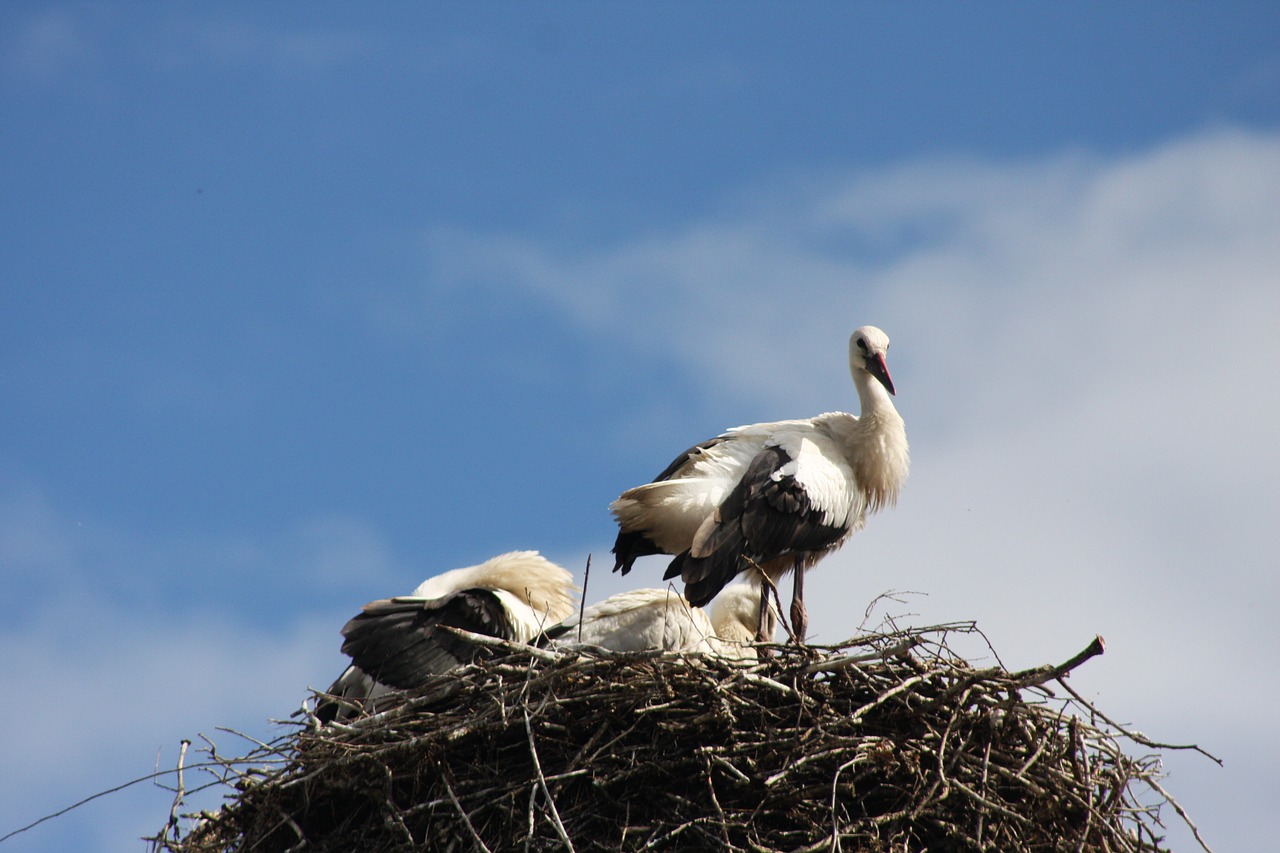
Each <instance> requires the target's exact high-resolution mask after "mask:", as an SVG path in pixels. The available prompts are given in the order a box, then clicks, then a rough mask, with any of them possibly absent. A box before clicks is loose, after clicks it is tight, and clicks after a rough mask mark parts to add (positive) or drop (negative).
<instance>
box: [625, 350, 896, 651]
mask: <svg viewBox="0 0 1280 853" xmlns="http://www.w3.org/2000/svg"><path fill="white" fill-rule="evenodd" d="M888 349H889V337H888V336H887V335H886V334H885V333H884V332H882V331H880V330H879V329H877V328H876V327H875V326H863V327H862V328H860V329H858V330H857V331H855V332H854V333H853V335H852V337H850V339H849V370H850V372H851V373H852V374H853V384H854V387H855V388H856V389H857V391H858V400H859V403H860V404H861V408H862V412H861V414H860V415H851V414H848V413H846V412H828V413H826V414H823V415H818V416H817V417H814V418H809V419H807V420H795V421H776V422H774V423H763V424H751V425H750V426H741V427H736V428H734V429H731V430H729V431H728V432H726V433H724V434H723V435H719V436H717V437H715V438H713V439H711V440H709V441H704V442H702V443H701V444H698V445H695V446H694V447H691V448H690V449H688V450H686V451H685V452H684V453H682V454H680V456H678V457H677V458H676V459H675V461H673V462H672V463H671V464H670V465H668V466H667V468H666V470H664V471H663V472H662V473H661V474H659V475H658V477H657V479H655V480H654V481H653V482H652V483H647V484H645V485H643V486H637V487H635V488H633V489H628V490H627V491H625V492H623V493H622V495H621V496H619V498H618V499H617V500H616V501H614V502H613V503H612V504H611V505H610V510H612V512H613V514H614V517H615V518H616V519H617V521H618V527H619V533H618V538H617V541H616V542H615V543H614V546H613V553H614V555H615V556H616V562H615V563H614V567H613V570H614V571H615V572H616V571H621V572H622V573H623V574H626V573H627V572H629V571H630V570H631V566H632V564H633V563H634V562H635V560H636V558H638V557H643V556H647V555H650V554H671V555H673V556H674V558H675V559H673V560H672V561H671V563H670V565H669V566H668V567H667V572H666V574H665V575H664V578H665V579H670V578H674V577H676V576H679V577H680V578H682V579H683V580H684V583H685V587H684V593H685V596H686V597H687V598H688V599H689V601H690V602H691V603H692V604H694V605H699V606H700V605H703V604H706V603H707V602H708V601H709V600H710V599H711V598H712V596H714V595H715V594H716V593H717V592H719V591H720V590H721V589H722V588H723V587H724V586H725V584H727V583H728V582H729V581H731V580H733V578H735V577H736V576H737V575H739V574H741V573H743V572H752V573H763V575H764V576H765V577H766V578H767V579H768V581H769V583H763V584H761V590H762V592H761V594H762V595H768V588H769V585H770V584H774V583H776V582H777V581H778V580H779V579H780V578H781V577H782V576H783V575H785V574H786V573H787V572H789V571H794V572H795V591H794V593H793V597H792V602H791V623H792V627H793V629H794V632H795V636H796V638H797V639H798V640H799V641H801V642H803V640H804V635H805V631H806V630H807V628H808V614H807V612H806V610H805V606H804V574H805V572H806V571H807V570H808V569H809V568H811V567H812V566H813V565H814V564H815V563H817V562H818V561H819V560H820V559H822V557H824V556H825V555H826V554H829V553H830V552H832V551H834V550H836V549H837V548H839V547H840V546H841V545H842V544H844V541H845V540H846V539H848V538H849V536H850V535H851V534H852V533H853V532H854V531H857V530H860V529H861V528H862V526H863V525H864V524H865V523H866V517H867V513H869V512H874V511H876V510H878V509H880V508H882V507H885V506H892V505H893V504H894V503H895V502H896V501H897V498H898V490H899V489H900V488H901V486H902V484H903V482H904V481H905V480H906V476H907V467H908V453H907V434H906V429H905V428H904V426H903V423H902V417H901V416H900V415H899V414H898V411H897V410H896V409H895V408H894V407H893V401H892V400H891V399H890V397H891V395H893V394H894V388H893V381H892V380H891V379H890V378H889V368H888V366H887V365H886V363H885V354H886V352H887V351H888ZM761 633H763V632H761ZM761 639H763V637H761Z"/></svg>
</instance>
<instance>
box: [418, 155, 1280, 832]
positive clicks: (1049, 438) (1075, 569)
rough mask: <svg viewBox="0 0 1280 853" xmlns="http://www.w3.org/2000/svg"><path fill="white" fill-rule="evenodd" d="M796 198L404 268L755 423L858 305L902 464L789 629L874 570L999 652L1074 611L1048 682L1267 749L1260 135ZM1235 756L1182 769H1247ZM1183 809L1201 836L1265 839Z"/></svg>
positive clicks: (790, 395)
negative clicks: (897, 429)
mask: <svg viewBox="0 0 1280 853" xmlns="http://www.w3.org/2000/svg"><path fill="white" fill-rule="evenodd" d="M808 192H809V193H810V196H809V197H808V198H807V199H805V198H799V199H797V198H796V196H795V195H794V193H793V194H790V195H786V194H784V196H783V197H782V198H781V199H780V200H779V201H778V203H777V205H776V206H775V207H774V208H771V207H770V205H769V204H768V203H767V199H765V198H763V197H759V198H756V199H753V200H752V203H750V204H746V205H744V206H742V207H741V208H739V209H736V210H731V211H727V212H724V213H722V214H721V215H719V216H718V217H717V218H715V219H714V220H711V221H698V222H692V223H689V224H688V225H686V226H685V227H684V228H683V229H681V230H678V231H676V232H673V233H669V234H662V235H656V236H650V237H649V238H646V239H641V240H636V241H634V242H632V243H629V244H625V245H620V246H616V247H613V248H611V249H606V250H595V251H590V252H587V251H580V250H576V249H575V250H570V249H563V248H556V247H554V246H547V245H545V244H542V243H539V242H536V241H535V240H532V239H526V238H520V237H515V236H511V235H503V236H499V237H490V236H486V235H458V234H450V235H447V236H446V235H444V234H442V233H438V234H435V235H433V239H432V243H431V245H432V248H433V251H434V253H435V258H436V260H437V267H436V269H435V271H434V277H433V282H432V286H433V287H450V286H460V285H463V284H466V283H475V282H481V283H485V284H488V285H490V286H499V285H498V284H497V283H498V282H510V283H512V284H510V285H501V286H515V287H519V288H523V289H525V290H527V291H528V292H531V293H534V294H536V295H537V296H539V297H540V298H542V299H544V300H546V301H547V303H548V304H550V305H553V306H555V307H557V308H558V309H559V310H561V311H562V312H563V315H564V316H565V317H566V318H568V319H570V320H571V321H573V322H575V323H577V324H579V325H580V327H581V328H582V330H583V333H584V334H586V335H591V336H600V337H601V338H608V339H611V340H618V339H621V340H622V341H624V342H625V343H626V345H627V346H629V347H630V348H632V349H633V350H634V351H635V352H637V353H638V354H639V356H638V357H639V358H647V359H651V360H653V361H654V362H655V363H658V362H664V361H675V362H677V363H679V364H682V365H683V369H684V371H685V373H686V375H687V376H688V379H689V382H690V383H691V384H692V385H693V386H694V387H695V388H697V389H698V390H699V392H700V393H701V395H702V396H704V397H705V398H706V399H710V400H712V401H718V404H723V405H725V406H726V407H728V405H729V402H730V401H741V400H744V399H745V400H748V401H752V402H753V404H755V405H758V406H768V407H769V408H768V409H766V410H764V413H765V415H766V416H768V417H775V416H777V417H781V416H800V415H805V414H812V413H816V412H817V411H821V410H823V409H827V408H834V407H843V406H846V405H848V404H849V401H851V400H852V397H853V395H852V392H851V389H850V387H849V383H848V380H847V378H846V377H845V372H844V368H843V348H844V339H845V336H846V335H847V334H848V332H849V330H850V329H851V328H852V327H854V326H856V325H858V324H860V323H864V322H874V323H876V324H878V325H882V326H884V327H885V328H886V329H887V330H888V331H889V333H890V335H891V336H893V338H894V342H895V343H894V349H893V351H892V352H891V357H890V364H891V367H892V368H893V370H894V375H895V379H896V381H897V384H898V387H899V393H900V396H899V400H898V402H899V407H900V409H901V410H902V411H903V412H904V414H905V416H906V417H907V420H908V429H909V431H910V434H911V437H912V443H913V447H914V448H915V452H914V473H913V475H912V480H911V482H910V483H909V484H908V487H907V490H906V492H905V495H904V499H903V502H902V504H901V506H899V507H898V508H897V509H896V510H894V511H892V512H889V513H886V514H885V515H884V516H882V517H880V518H875V519H872V521H871V523H870V525H869V527H868V529H867V530H866V531H865V532H863V533H861V534H859V535H858V536H857V537H855V539H854V540H853V541H852V542H851V543H850V544H849V545H847V546H846V547H845V549H844V551H842V552H841V553H840V554H838V555H837V556H835V557H832V558H830V559H829V560H828V561H826V562H825V563H824V564H823V565H822V566H821V567H820V568H819V569H818V570H817V571H816V573H815V574H814V575H813V578H812V580H811V582H810V584H809V588H810V590H812V597H811V607H812V610H813V611H814V612H813V626H814V630H815V631H816V632H818V633H819V634H820V635H821V638H822V639H824V640H828V641H834V640H838V639H841V638H843V637H844V636H847V635H848V634H849V633H851V632H852V629H854V628H855V627H856V626H857V624H858V622H859V621H860V620H861V610H862V607H863V603H864V602H867V601H869V600H870V599H871V598H872V597H874V596H875V595H876V594H877V593H879V592H881V591H884V590H886V589H903V588H907V589H917V590H924V591H927V592H928V593H929V596H928V597H927V598H923V599H913V600H912V601H911V602H910V603H909V605H904V607H906V608H907V609H910V610H915V611H918V612H919V614H920V615H919V617H918V619H919V620H921V621H926V622H927V621H946V620H952V619H965V618H977V619H978V621H979V623H980V625H981V626H982V627H983V628H984V629H985V630H986V631H987V632H988V634H989V635H990V636H991V637H992V639H993V640H994V641H995V645H996V648H997V650H998V651H1000V652H1001V654H1002V656H1004V657H1005V661H1006V663H1008V664H1009V665H1011V666H1029V665H1035V664H1040V663H1046V662H1050V661H1055V660H1059V659H1065V658H1066V657H1068V656H1069V655H1070V654H1072V653H1074V652H1075V651H1076V650H1077V649H1078V648H1080V647H1083V645H1084V644H1085V643H1086V642H1087V641H1088V640H1089V638H1090V637H1091V636H1092V635H1093V633H1094V632H1098V633H1102V634H1103V635H1105V636H1106V637H1107V639H1108V640H1109V642H1110V651H1109V652H1108V654H1107V656H1106V657H1104V658H1102V659H1100V660H1097V661H1092V662H1090V663H1089V664H1088V665H1087V666H1086V667H1085V669H1083V670H1082V671H1081V672H1080V673H1079V674H1078V676H1077V678H1076V686H1077V688H1078V689H1081V690H1083V691H1085V692H1086V693H1087V694H1089V695H1096V696H1098V697H1099V699H1100V701H1101V703H1102V705H1103V707H1104V710H1105V709H1107V708H1110V709H1111V710H1113V711H1114V712H1115V713H1116V714H1117V715H1118V716H1120V717H1122V718H1125V719H1128V720H1130V721H1133V722H1134V724H1135V725H1136V726H1138V727H1139V728H1144V729H1150V730H1151V731H1152V734H1154V735H1156V736H1157V737H1161V738H1167V739H1170V740H1192V739H1194V740H1199V741H1202V742H1203V743H1204V744H1205V745H1206V746H1208V747H1210V748H1213V747H1214V746H1217V745H1218V743H1217V742H1219V741H1221V742H1223V745H1222V746H1220V747H1219V748H1223V749H1225V748H1231V749H1238V748H1239V744H1240V743H1241V742H1242V741H1241V740H1240V739H1239V738H1237V734H1238V733H1248V734H1249V735H1256V737H1257V741H1256V743H1257V744H1258V747H1257V748H1259V749H1262V750H1263V751H1265V752H1267V753H1268V754H1270V756H1271V759H1272V761H1280V753H1277V752H1276V750H1275V747H1274V746H1271V745H1270V744H1271V742H1272V741H1273V740H1274V739H1273V738H1269V737H1267V732H1268V729H1269V728H1270V720H1269V717H1270V716H1271V714H1270V712H1269V710H1268V709H1270V708H1272V707H1274V705H1275V704H1276V702H1277V700H1280V688H1278V687H1277V686H1276V685H1275V684H1272V683H1270V682H1267V683H1263V684H1259V683H1258V680H1257V679H1258V674H1259V673H1264V672H1272V671H1275V669H1276V668H1277V665H1278V664H1280V651H1278V650H1280V629H1277V628H1276V626H1275V620H1274V618H1272V614H1274V613H1275V612H1276V611H1277V609H1280V579H1277V576H1276V573H1275V568H1276V566H1277V565H1280V540H1278V539H1277V537H1276V536H1275V534H1274V532H1273V531H1272V528H1273V527H1274V524H1273V521H1272V519H1271V517H1270V516H1271V515H1273V514H1274V512H1275V508H1276V507H1277V506H1280V477H1278V476H1277V474H1280V451H1278V450H1277V442H1276V440H1275V436H1276V435H1277V434H1280V403H1278V402H1277V400H1280V397H1277V395H1276V390H1275V389H1276V388H1277V387H1280V335H1277V334H1276V332H1275V324H1276V321H1277V319H1280V288H1278V287H1277V286H1276V282H1277V281H1280V241H1278V240H1276V236H1275V235H1276V234H1280V136H1277V135H1275V134H1262V133H1246V132H1242V131H1230V130H1222V131H1216V132H1210V133H1205V134H1201V135H1197V136H1193V137H1190V138H1186V139H1182V140H1178V141H1175V142H1171V143H1169V144H1167V145H1164V146H1161V147H1159V148H1156V149H1154V150H1150V151H1146V152H1140V153H1137V154H1132V155H1128V156H1125V157H1118V158H1107V157H1103V156H1100V155H1096V154H1087V153H1082V152H1069V153H1067V154H1064V155H1061V156H1056V157H1049V158H1045V159H1041V160H1028V161H1024V162H1022V163H1018V164H1014V165H1003V164H998V163H989V162H974V161H964V160H937V161H929V162H918V163H909V164H904V165H902V166H900V167H897V168H892V169H888V170H884V171H880V172H876V173H871V174H865V175H854V176H852V177H850V176H844V177H841V178H838V179H833V180H831V181H829V182H826V183H825V184H823V183H821V182H813V183H812V184H811V185H810V186H809V188H808ZM776 208H785V215H782V214H779V213H778V212H777V209H776ZM784 220H785V221H786V222H789V223H790V224H780V223H781V221H784ZM677 424H678V421H676V420H672V421H671V422H670V423H668V422H665V421H664V422H663V423H661V424H655V425H654V426H655V427H660V428H662V429H664V430H666V431H669V432H671V433H672V434H673V437H672V438H671V450H672V452H673V453H674V452H675V451H677V450H679V449H680V448H682V447H684V446H685V445H686V444H687V443H689V442H691V441H694V440H697V439H700V438H703V437H705V436H702V435H685V434H677V433H678V432H679V428H678V426H677ZM729 425H731V424H730V423H724V424H723V426H729ZM618 428H619V432H620V434H624V433H625V431H626V430H628V429H629V428H630V427H629V425H628V424H625V423H623V424H619V425H618ZM624 446H625V445H624ZM650 461H651V463H653V464H654V466H655V467H656V466H658V465H661V464H662V463H664V462H665V461H666V459H665V458H661V459H660V458H655V459H652V460H650ZM632 578H633V579H636V581H635V582H636V583H638V584H649V583H656V573H655V570H654V569H650V568H644V567H638V568H637V574H635V575H632ZM600 594H603V592H601V593H600ZM590 597H591V598H595V597H596V596H595V595H592V596H590ZM850 602H852V604H851V603H850ZM1243 684H1252V685H1253V687H1252V688H1251V689H1250V691H1249V693H1248V696H1247V697H1244V696H1241V685H1243ZM1224 697H1238V698H1232V699H1229V700H1226V701H1224ZM1178 764H1179V766H1180V767H1183V768H1185V767H1187V766H1188V760H1187V759H1183V758H1179V759H1178ZM1255 768H1256V762H1254V763H1253V764H1250V763H1247V762H1245V763H1243V764H1242V763H1240V762H1237V763H1236V764H1235V765H1229V766H1228V768H1227V769H1225V770H1221V771H1220V770H1218V769H1217V768H1216V767H1213V766H1211V765H1208V764H1207V763H1205V764H1204V765H1203V766H1201V768H1200V771H1201V772H1202V773H1203V774H1204V775H1205V777H1207V778H1210V779H1213V780H1216V782H1215V784H1216V785H1218V786H1228V787H1231V788H1234V789H1239V790H1244V789H1254V788H1262V787H1265V785H1266V784H1267V781H1266V779H1264V778H1262V777H1261V776H1258V775H1251V772H1250V771H1253V770H1254V769H1255ZM1184 773H1185V771H1184ZM1194 790H1195V792H1196V794H1195V796H1201V797H1207V793H1206V786H1204V785H1196V786H1195V788H1194ZM1176 793H1177V790H1176V786H1175V794H1176ZM1184 805H1186V806H1188V807H1189V808H1190V809H1191V810H1192V812H1193V814H1195V813H1196V807H1197V802H1196V800H1195V799H1194V798H1193V797H1188V798H1187V799H1186V800H1184ZM1203 805H1204V806H1205V808H1207V809H1209V810H1210V811H1209V813H1207V814H1200V815H1199V817H1200V819H1201V822H1202V827H1204V828H1205V829H1206V831H1207V832H1208V833H1209V836H1210V838H1215V837H1216V838H1218V839H1221V840H1222V841H1223V842H1224V843H1226V846H1230V847H1240V848H1242V849H1243V848H1247V847H1249V846H1251V844H1250V842H1252V843H1253V844H1254V845H1256V844H1257V843H1259V842H1261V841H1262V840H1263V839H1267V838H1269V831H1270V830H1269V828H1268V827H1263V826H1262V825H1261V824H1260V822H1259V821H1261V818H1259V819H1258V821H1255V822H1254V823H1249V822H1248V821H1247V820H1242V819H1240V818H1239V817H1238V816H1236V815H1231V814H1228V813H1224V812H1220V811H1213V809H1214V806H1213V804H1212V803H1211V802H1208V801H1207V799H1206V801H1204V802H1203ZM1173 838H1174V839H1183V836H1181V835H1179V833H1178V832H1176V831H1175V833H1174V834H1173ZM1175 846H1179V844H1178V843H1177V840H1175Z"/></svg>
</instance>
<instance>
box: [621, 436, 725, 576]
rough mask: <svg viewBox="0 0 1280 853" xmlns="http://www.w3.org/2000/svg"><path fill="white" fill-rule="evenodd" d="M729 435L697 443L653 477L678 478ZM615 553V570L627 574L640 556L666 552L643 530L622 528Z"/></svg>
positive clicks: (656, 481) (660, 478) (655, 479)
mask: <svg viewBox="0 0 1280 853" xmlns="http://www.w3.org/2000/svg"><path fill="white" fill-rule="evenodd" d="M728 438H729V436H727V435H720V436H716V437H715V438H711V439H708V440H706V441H703V442H700V443H698V444H695V445H694V446H693V447H690V448H689V449H688V450H686V451H685V452H684V453H681V454H680V455H679V456H677V457H676V458H675V459H673V460H672V462H671V464H670V465H668V466H667V467H666V468H664V469H662V473H661V474H659V475H658V476H656V477H654V478H653V482H655V483H661V482H663V481H664V480H671V479H674V478H678V477H680V476H681V474H682V473H683V472H684V469H685V468H686V467H687V466H688V465H689V464H690V463H691V462H692V461H694V458H695V457H696V456H698V455H699V454H700V453H701V452H702V451H704V450H710V449H711V448H712V447H715V446H716V445H717V444H720V443H721V442H723V441H727V440H728ZM612 552H613V555H614V563H613V570H614V571H615V572H622V574H624V575H625V574H626V573H627V572H629V571H631V566H632V564H634V563H635V561H636V560H637V559H638V558H640V557H648V556H649V555H651V554H662V553H665V552H664V551H663V550H662V549H661V548H659V547H658V546H657V545H656V544H654V542H653V540H652V539H650V538H649V537H648V536H646V535H645V532H644V531H642V530H621V531H619V532H618V538H617V539H616V540H615V541H614V543H613V549H612Z"/></svg>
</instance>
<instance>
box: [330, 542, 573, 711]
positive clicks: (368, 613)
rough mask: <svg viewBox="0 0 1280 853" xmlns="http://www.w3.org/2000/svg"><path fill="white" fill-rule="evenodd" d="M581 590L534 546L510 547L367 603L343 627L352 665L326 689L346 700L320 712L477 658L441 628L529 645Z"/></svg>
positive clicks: (347, 707)
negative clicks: (403, 592) (402, 592)
mask: <svg viewBox="0 0 1280 853" xmlns="http://www.w3.org/2000/svg"><path fill="white" fill-rule="evenodd" d="M576 591H577V587H575V586H574V585H573V576H572V575H570V574H569V572H568V571H566V570H565V569H562V568H561V567H560V566H557V565H556V564H555V563H553V562H551V561H550V560H548V559H546V558H545V557H543V556H542V555H541V554H539V553H538V552H537V551H512V552H510V553H507V554H500V555H498V556H497V557H493V558H492V559H489V560H486V561H485V562H483V563H481V564H480V565H478V566H468V567H467V568H463V569H453V570H452V571H448V572H444V573H443V574H439V575H436V576H435V577H433V578H430V579H428V580H426V581H424V582H423V583H422V584H420V585H419V586H418V588H417V589H415V590H414V591H413V592H412V593H410V594H409V595H402V596H397V597H395V598H384V599H380V600H378V601H374V602H371V603H369V604H366V605H365V606H364V609H363V610H362V611H361V612H360V613H359V614H358V615H357V616H355V617H354V618H353V619H351V620H350V621H349V622H347V624H346V625H345V626H344V627H343V629H342V635H343V637H345V638H346V641H345V642H344V643H343V644H342V651H343V652H344V653H345V654H347V655H348V656H350V658H351V665H350V666H349V667H347V669H346V671H345V672H343V673H342V675H340V676H338V680H337V681H335V682H334V683H333V685H332V686H331V687H330V688H329V690H328V692H329V693H330V694H332V695H334V696H337V697H339V699H340V700H343V701H341V702H333V701H322V702H321V703H320V704H319V705H318V706H317V708H316V717H317V719H319V720H320V722H322V723H325V722H329V721H330V720H333V719H335V718H338V717H347V716H351V715H353V713H354V712H355V710H356V709H358V708H361V707H366V708H367V707H369V706H370V703H371V702H372V701H373V700H374V699H376V698H377V697H379V696H381V695H383V694H385V693H388V692H389V691H391V690H393V689H398V690H408V689H411V688H414V687H420V686H421V685H422V684H424V683H425V682H426V681H427V679H428V678H430V677H431V676H433V675H439V674H440V673H443V672H448V671H449V670H451V669H453V668H455V667H458V666H461V665H462V664H465V663H470V662H471V661H473V660H475V659H476V658H477V657H479V655H480V649H479V648H478V647H477V646H475V645H474V644H472V643H468V642H467V641H466V640H465V639H464V638H462V637H460V636H458V635H457V634H455V633H453V632H452V631H447V630H446V631H441V630H438V629H439V628H442V627H449V628H461V629H463V630H466V631H471V632H472V633H475V634H485V635H487V636H490V637H498V638H500V639H503V640H509V641H511V642H517V643H527V642H529V641H530V640H532V639H534V637H536V636H538V635H539V634H540V633H541V632H542V630H543V629H544V628H546V627H547V626H549V625H555V624H557V623H559V622H561V621H563V620H564V619H567V618H568V617H569V616H570V615H572V614H573V612H574V609H575V608H574V593H575V592H576Z"/></svg>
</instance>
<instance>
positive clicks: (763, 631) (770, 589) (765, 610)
mask: <svg viewBox="0 0 1280 853" xmlns="http://www.w3.org/2000/svg"><path fill="white" fill-rule="evenodd" d="M770 595H777V590H775V589H774V586H773V581H771V580H769V576H768V575H763V574H762V575H761V576H760V616H759V618H758V619H757V620H756V642H757V643H772V642H773V631H771V630H770V628H772V626H771V625H770V624H769V623H770V621H771V620H770V619H769V596H770Z"/></svg>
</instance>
